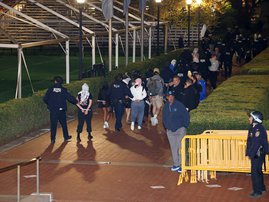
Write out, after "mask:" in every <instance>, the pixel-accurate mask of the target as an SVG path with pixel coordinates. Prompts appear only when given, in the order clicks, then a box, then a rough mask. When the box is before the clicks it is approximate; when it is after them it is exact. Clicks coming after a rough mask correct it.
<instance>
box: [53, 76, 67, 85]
mask: <svg viewBox="0 0 269 202" xmlns="http://www.w3.org/2000/svg"><path fill="white" fill-rule="evenodd" d="M52 81H53V82H55V81H56V83H59V84H62V83H63V81H64V80H63V78H62V77H61V76H55V77H53V79H52Z"/></svg>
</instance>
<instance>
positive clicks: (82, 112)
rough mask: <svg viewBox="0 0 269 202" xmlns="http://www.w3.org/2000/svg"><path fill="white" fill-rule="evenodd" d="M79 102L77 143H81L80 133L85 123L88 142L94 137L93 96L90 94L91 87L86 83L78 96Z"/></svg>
mask: <svg viewBox="0 0 269 202" xmlns="http://www.w3.org/2000/svg"><path fill="white" fill-rule="evenodd" d="M77 100H78V104H77V106H78V108H79V109H78V126H77V141H78V142H81V139H80V133H81V132H82V130H83V125H84V122H85V121H86V124H87V132H88V140H91V139H92V138H93V137H92V135H91V132H92V125H91V121H92V108H91V107H92V94H91V93H90V92H89V86H88V85H87V84H86V83H84V84H83V85H82V90H81V91H80V92H79V93H78V95H77Z"/></svg>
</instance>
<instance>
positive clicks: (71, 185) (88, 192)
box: [0, 111, 269, 202]
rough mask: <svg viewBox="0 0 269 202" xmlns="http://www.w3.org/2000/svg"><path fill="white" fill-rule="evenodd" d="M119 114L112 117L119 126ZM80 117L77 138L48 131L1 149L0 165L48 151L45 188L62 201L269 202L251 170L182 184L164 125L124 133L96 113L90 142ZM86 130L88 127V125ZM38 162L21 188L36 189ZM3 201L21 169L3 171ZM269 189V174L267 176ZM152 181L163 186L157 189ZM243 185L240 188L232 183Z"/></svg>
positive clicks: (43, 167)
mask: <svg viewBox="0 0 269 202" xmlns="http://www.w3.org/2000/svg"><path fill="white" fill-rule="evenodd" d="M113 123H114V119H112V120H111V124H110V125H111V127H110V128H114V127H113ZM76 124H77V122H76V120H75V121H71V122H70V123H69V124H68V127H69V132H70V134H73V139H72V141H71V142H69V143H63V138H62V132H61V129H60V128H59V129H58V131H57V140H56V144H55V145H53V146H51V145H50V144H49V143H50V141H49V140H50V134H49V133H48V132H47V133H44V134H43V135H41V136H38V137H37V138H34V139H32V140H30V141H26V142H25V143H23V144H21V145H17V146H16V147H14V148H11V149H8V150H5V151H2V152H1V153H0V167H3V166H7V165H10V164H13V163H17V162H20V161H23V160H29V159H31V158H33V157H36V156H39V155H41V156H42V161H41V164H40V173H41V176H40V191H41V192H46V193H53V198H54V201H57V202H71V201H72V202H73V201H74V202H75V201H77V202H86V201H93V202H108V201H109V202H112V201H115V202H117V201H119V202H121V201H130V202H151V201H152V202H153V201H154V202H155V201H160V202H172V201H182V202H185V201H188V202H194V201H195V202H200V201H201V202H202V201H203V202H215V201H218V202H227V201H229V202H248V201H261V202H265V201H269V193H266V194H265V195H264V196H263V197H262V198H260V199H257V200H253V199H250V198H248V194H249V192H250V190H251V184H250V182H251V181H250V176H249V175H246V174H234V173H233V174H227V173H218V174H217V180H210V182H209V184H218V185H221V187H219V188H208V187H207V186H206V185H207V184H206V183H202V182H200V183H197V184H190V183H189V182H188V183H183V184H182V185H180V186H177V180H178V174H177V173H174V172H171V171H170V169H169V166H170V165H171V162H172V161H171V156H170V150H169V145H168V141H167V138H166V135H165V133H164V131H163V129H162V127H161V126H158V127H151V126H150V124H149V123H146V124H145V125H144V126H143V129H142V131H141V132H139V131H138V130H135V131H134V132H132V131H131V130H130V129H129V127H130V125H127V124H124V127H123V130H122V132H120V133H115V132H114V130H105V129H103V128H102V124H103V123H102V118H101V114H100V113H99V111H97V112H96V113H95V114H94V116H93V136H94V138H93V141H92V142H87V140H86V131H84V133H83V135H82V142H81V143H80V144H78V143H77V142H76V140H75V134H76ZM84 130H85V129H84ZM34 173H35V165H29V166H27V167H23V168H22V171H21V174H22V176H23V177H22V179H21V193H22V195H28V194H30V193H33V192H35V179H34V178H25V177H24V176H29V175H33V174H34ZM0 179H1V181H0V182H1V183H0V201H14V197H12V196H14V195H16V189H17V188H16V171H15V170H13V171H9V172H6V173H2V174H0ZM265 183H266V184H267V189H268V188H269V187H268V186H269V176H265ZM152 186H161V187H159V188H158V187H157V188H155V189H154V188H152ZM231 187H240V188H243V189H242V190H239V191H231V190H228V188H231Z"/></svg>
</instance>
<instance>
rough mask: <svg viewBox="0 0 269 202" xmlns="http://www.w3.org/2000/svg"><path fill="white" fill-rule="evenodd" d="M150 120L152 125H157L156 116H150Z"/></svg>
mask: <svg viewBox="0 0 269 202" xmlns="http://www.w3.org/2000/svg"><path fill="white" fill-rule="evenodd" d="M150 121H151V125H152V126H155V118H154V117H151V118H150Z"/></svg>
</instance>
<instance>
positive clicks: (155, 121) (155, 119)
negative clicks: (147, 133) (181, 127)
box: [154, 117, 159, 126]
mask: <svg viewBox="0 0 269 202" xmlns="http://www.w3.org/2000/svg"><path fill="white" fill-rule="evenodd" d="M158 123H159V122H158V119H157V117H154V125H155V126H156V125H158Z"/></svg>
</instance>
